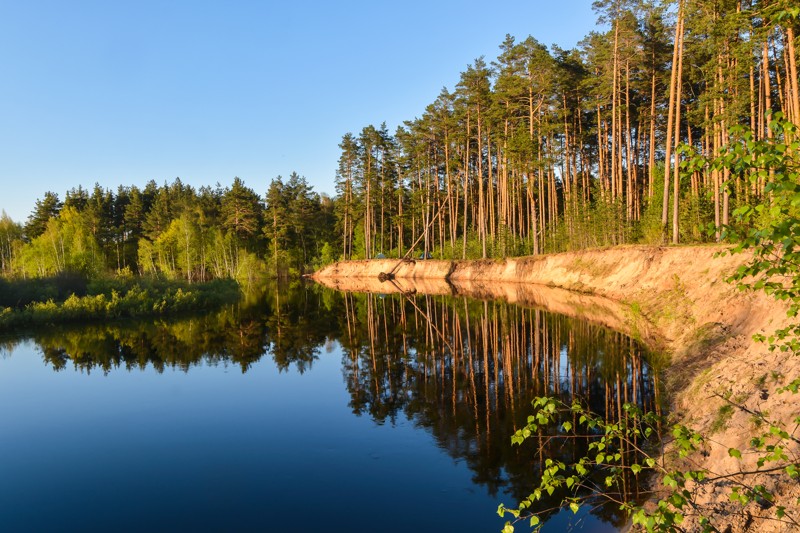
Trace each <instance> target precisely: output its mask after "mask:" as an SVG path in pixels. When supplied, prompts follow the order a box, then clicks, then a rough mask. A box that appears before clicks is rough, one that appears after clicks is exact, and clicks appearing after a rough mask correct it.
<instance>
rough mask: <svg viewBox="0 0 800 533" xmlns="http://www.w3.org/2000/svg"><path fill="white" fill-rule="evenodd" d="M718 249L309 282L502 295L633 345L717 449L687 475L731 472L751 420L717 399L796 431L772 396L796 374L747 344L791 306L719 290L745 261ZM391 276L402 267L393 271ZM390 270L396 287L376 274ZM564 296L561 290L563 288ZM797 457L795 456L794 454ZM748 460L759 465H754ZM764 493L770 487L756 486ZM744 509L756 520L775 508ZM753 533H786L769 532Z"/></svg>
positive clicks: (633, 251)
mask: <svg viewBox="0 0 800 533" xmlns="http://www.w3.org/2000/svg"><path fill="white" fill-rule="evenodd" d="M723 250H724V248H722V247H719V246H689V247H674V248H673V247H669V248H658V247H644V246H630V247H617V248H610V249H604V250H587V251H581V252H571V253H564V254H554V255H547V256H536V257H525V258H516V259H507V260H504V261H493V260H484V261H455V262H453V261H434V260H426V261H408V262H404V263H402V264H400V265H399V266H398V263H397V260H372V261H350V262H342V263H337V264H334V265H330V266H328V267H326V268H324V269H322V270H321V271H319V272H317V273H315V274H314V276H313V277H314V279H315V280H317V281H318V282H321V283H323V284H326V285H329V286H333V287H335V288H339V289H345V290H348V288H349V290H378V291H381V292H397V291H399V290H417V291H420V292H428V290H427V289H430V291H431V292H433V293H442V292H446V291H450V292H451V293H457V294H463V295H467V296H475V297H491V298H497V297H501V298H503V299H506V300H508V301H512V302H519V303H522V304H523V305H536V306H540V307H543V308H546V309H549V310H552V311H555V312H560V313H565V314H574V315H582V316H586V317H587V318H588V319H590V320H593V321H597V322H600V323H603V324H604V325H607V326H609V327H613V328H615V329H618V330H621V331H624V332H626V333H629V334H633V335H636V336H638V337H640V338H641V339H642V340H643V341H644V342H645V343H647V344H648V345H650V346H651V347H655V348H656V349H659V350H663V351H665V352H666V353H667V354H668V355H669V357H670V364H669V366H668V368H667V370H666V376H665V377H666V381H667V388H668V391H669V393H670V397H671V410H672V412H673V414H674V416H675V419H676V420H677V421H679V422H681V423H684V424H687V425H689V426H690V427H692V428H693V429H696V430H698V431H700V432H701V433H703V434H704V435H707V436H709V437H710V438H712V439H713V440H714V444H713V445H710V446H709V447H708V449H707V450H706V452H707V453H705V454H703V456H702V457H700V458H699V460H700V464H693V465H692V468H698V467H699V468H706V469H708V470H710V471H712V472H715V473H719V474H723V475H724V474H727V473H731V472H734V471H736V470H737V469H739V468H741V467H742V466H744V467H745V468H748V467H749V466H754V465H750V464H749V462H748V460H747V455H746V454H745V460H744V461H743V462H741V463H740V461H739V460H738V459H735V458H732V457H730V456H729V455H728V449H729V448H737V449H742V450H744V449H747V448H748V441H749V439H750V436H751V434H752V433H753V428H754V417H753V415H752V413H747V412H745V411H741V410H731V409H730V408H729V407H728V403H727V402H726V400H725V399H724V398H728V399H731V400H733V401H735V402H737V403H739V404H741V405H744V406H745V407H746V408H747V409H748V410H750V411H751V412H753V413H764V414H767V415H768V418H769V419H770V420H775V421H781V422H784V423H785V424H786V426H787V427H789V428H793V427H794V425H791V421H792V420H793V419H794V418H795V417H796V416H797V415H798V408H797V397H796V396H794V397H793V396H792V395H790V394H788V393H784V394H777V393H776V389H777V388H778V387H780V386H781V385H782V384H784V382H785V381H786V380H787V378H789V377H795V376H797V375H800V357H794V356H787V355H786V354H784V353H781V352H770V351H769V350H768V349H767V347H766V346H765V345H764V344H761V343H757V342H755V341H753V340H752V337H753V335H755V334H757V333H763V334H769V333H771V332H772V331H774V330H775V329H777V328H780V327H782V326H784V325H786V324H787V320H788V319H787V317H786V308H785V307H784V306H783V305H782V304H780V303H778V302H776V301H775V300H773V299H772V298H770V297H768V296H766V295H764V294H763V293H760V292H757V293H751V292H741V291H739V290H738V289H737V288H736V287H735V286H733V285H731V284H729V283H727V282H725V281H724V280H725V279H726V278H727V277H728V276H729V275H730V274H731V273H732V272H734V271H735V269H736V268H737V267H738V266H739V265H741V264H742V263H743V262H744V261H745V260H746V256H744V255H723V256H719V255H718V254H719V252H721V251H723ZM395 267H397V268H395ZM393 269H395V270H394V277H395V279H394V280H392V281H385V282H383V283H381V282H380V281H378V276H379V274H381V273H388V272H391V271H392V270H393ZM558 289H560V290H558ZM796 451H797V452H798V453H800V450H796ZM753 462H754V461H753ZM760 481H761V482H763V483H764V484H766V485H767V488H770V485H771V484H773V483H775V481H774V480H773V479H770V478H767V477H765V478H764V479H762V480H760ZM772 488H774V489H775V491H776V492H777V494H778V498H779V501H778V502H776V503H777V504H778V505H785V506H786V507H787V509H796V508H797V498H798V497H800V486H798V484H796V483H793V484H784V485H779V486H775V487H772ZM728 493H729V488H728V489H726V488H725V487H723V486H721V485H720V486H717V487H712V488H710V489H709V491H708V494H704V495H703V500H704V501H703V502H702V503H707V502H711V501H713V502H718V504H719V506H720V509H719V512H721V513H726V512H729V511H733V509H732V508H729V507H727V506H728V505H730V504H728V503H727V494H728ZM751 507H753V508H748V512H749V513H750V514H752V515H759V514H760V515H765V516H767V515H768V516H774V510H772V509H767V510H763V509H760V508H755V506H751ZM730 516H731V518H730V525H731V531H747V530H748V528H749V527H750V526H749V524H748V518H747V514H744V515H742V514H740V513H739V514H733V513H731V515H730ZM759 531H781V529H780V524H776V523H765V524H764V527H763V528H760V529H759Z"/></svg>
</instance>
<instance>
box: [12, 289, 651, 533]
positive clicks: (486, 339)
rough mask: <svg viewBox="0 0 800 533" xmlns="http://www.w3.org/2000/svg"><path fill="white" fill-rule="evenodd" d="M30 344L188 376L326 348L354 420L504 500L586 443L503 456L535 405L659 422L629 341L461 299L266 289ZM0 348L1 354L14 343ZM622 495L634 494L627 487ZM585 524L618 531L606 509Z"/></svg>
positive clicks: (543, 445) (294, 363)
mask: <svg viewBox="0 0 800 533" xmlns="http://www.w3.org/2000/svg"><path fill="white" fill-rule="evenodd" d="M32 339H33V340H34V342H35V343H36V344H37V345H38V346H39V348H40V349H41V352H42V354H43V357H44V361H45V363H46V364H47V365H50V366H52V368H53V369H55V370H57V371H60V370H63V369H66V368H68V367H69V366H70V365H72V366H73V367H74V368H75V369H77V370H80V371H84V372H93V371H101V372H106V373H108V372H112V371H114V370H117V369H127V370H129V371H133V370H136V369H145V368H147V367H152V368H153V369H155V370H156V371H158V372H162V371H164V370H165V369H180V370H183V371H189V370H190V369H191V368H192V367H193V366H197V365H201V364H206V365H219V364H225V365H235V366H238V367H239V368H241V371H242V372H246V371H247V370H248V369H249V368H250V367H251V366H252V365H253V364H254V363H256V362H258V361H259V360H261V359H262V358H264V357H269V358H271V359H272V360H273V361H274V363H275V365H276V366H277V368H278V369H279V370H280V371H284V370H287V369H289V368H294V369H296V370H297V371H299V372H301V373H302V372H305V371H307V370H309V369H310V368H311V367H312V366H313V364H314V362H315V361H316V360H317V359H318V358H319V357H320V355H321V352H322V351H323V350H325V351H329V352H333V351H335V350H336V344H337V343H338V345H339V346H340V347H341V354H342V373H343V376H344V380H345V383H346V387H347V390H348V392H349V395H350V408H351V409H352V412H353V413H354V414H356V415H359V416H361V415H368V416H370V417H371V418H372V419H373V420H374V421H375V422H376V423H378V424H385V423H392V424H393V423H395V422H397V421H398V420H399V419H400V418H401V417H403V418H404V419H405V420H409V421H411V422H412V423H413V424H415V425H416V426H418V427H420V428H424V429H425V430H427V431H428V432H430V434H431V435H433V437H434V438H435V440H436V442H437V444H438V446H439V447H440V448H441V449H443V450H445V451H446V452H447V453H448V454H449V455H450V456H451V457H453V459H455V460H458V461H465V462H466V463H467V464H468V466H469V467H470V469H471V471H472V472H473V481H474V482H475V483H476V484H479V485H482V486H485V487H486V488H487V489H488V491H489V492H490V494H491V495H492V496H498V495H500V494H501V493H505V494H507V495H508V497H510V498H513V499H516V500H517V501H518V500H519V499H521V498H523V497H525V496H527V495H528V494H529V493H530V490H531V489H532V487H534V486H535V485H537V484H538V477H539V475H540V473H541V470H542V465H543V462H544V459H545V458H547V457H549V458H553V459H557V458H558V459H561V460H563V461H565V462H567V461H572V460H575V459H577V458H578V457H581V456H582V455H583V454H584V453H585V451H586V448H587V446H588V442H589V441H588V439H572V440H570V441H568V442H567V443H566V444H565V441H564V440H563V439H548V435H546V434H542V435H540V436H539V438H538V439H531V440H532V441H537V440H538V442H530V441H529V442H526V443H525V445H523V446H521V447H518V446H514V447H512V446H511V445H510V436H511V435H512V434H513V433H514V431H516V430H517V429H518V428H520V427H522V426H523V425H524V424H525V422H526V419H527V417H528V416H529V415H530V414H531V412H532V408H531V404H530V402H531V400H532V399H533V398H534V397H535V396H541V395H553V396H558V397H559V398H561V399H562V400H564V401H567V402H570V401H571V400H572V398H574V397H579V398H581V399H582V400H583V401H584V402H585V403H587V404H588V405H589V407H590V408H591V409H592V410H594V411H595V412H598V413H603V414H605V416H606V418H607V419H618V418H620V417H623V416H626V415H625V413H624V410H623V404H625V403H632V404H636V405H638V406H639V407H641V408H642V409H643V410H655V411H658V410H659V391H658V388H659V387H658V375H657V372H655V371H654V370H653V368H652V367H651V366H650V365H649V364H648V362H647V355H646V353H645V350H644V349H643V347H642V346H641V345H639V343H637V342H636V341H635V340H633V339H632V338H630V337H628V336H626V335H623V334H621V333H618V332H615V331H612V330H609V329H607V328H604V327H601V326H598V325H594V324H591V323H589V322H586V321H582V320H580V319H575V318H569V317H566V316H563V315H557V314H552V313H549V312H546V311H544V310H542V309H528V308H522V307H519V306H514V305H510V304H507V303H504V302H498V301H478V300H471V299H467V298H463V297H450V296H426V295H414V296H408V295H401V294H394V295H377V294H355V293H341V292H336V291H333V290H330V289H326V288H323V287H320V286H316V285H315V286H305V285H300V284H297V285H295V286H292V287H289V288H287V287H281V288H278V287H269V288H266V289H265V290H264V292H262V293H259V294H254V295H251V296H250V297H249V298H248V299H246V300H244V301H242V302H240V303H239V304H236V305H233V306H229V307H227V308H225V309H223V310H221V311H220V312H218V313H214V314H208V315H204V316H201V317H188V318H184V319H180V320H175V321H150V322H144V323H143V322H126V323H113V324H103V325H92V326H85V327H81V328H74V327H73V328H53V329H49V330H46V331H38V332H34V333H33V334H32ZM0 342H4V343H5V348H12V347H13V346H14V345H15V344H16V343H18V342H21V341H20V340H19V339H8V338H7V339H5V341H0ZM537 444H538V446H537ZM532 457H533V464H532ZM630 490H631V491H633V492H634V493H635V491H636V490H638V489H637V487H636V484H635V483H633V482H632V483H631V485H630ZM555 496H556V497H557V496H558V495H557V494H556V495H555ZM630 496H631V495H628V497H630ZM633 496H634V497H635V494H633ZM504 498H506V497H504ZM498 503H499V500H498ZM506 503H515V502H512V501H510V500H508V499H506ZM550 503H552V502H550ZM541 504H542V506H543V508H544V507H547V506H548V505H549V503H548V502H547V501H543V502H541ZM595 512H596V513H597V514H599V515H601V516H602V518H604V519H605V520H607V521H609V522H611V523H615V524H618V523H619V524H621V521H622V520H623V517H622V516H618V515H617V513H618V511H616V510H615V509H614V508H613V507H605V508H599V509H597V510H596V511H595Z"/></svg>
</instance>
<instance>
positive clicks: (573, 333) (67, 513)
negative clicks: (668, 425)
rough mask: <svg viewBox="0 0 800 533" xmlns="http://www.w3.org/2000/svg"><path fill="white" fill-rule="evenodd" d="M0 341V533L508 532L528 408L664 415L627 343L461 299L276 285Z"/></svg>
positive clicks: (586, 518) (610, 518) (585, 521)
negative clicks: (555, 400)
mask: <svg viewBox="0 0 800 533" xmlns="http://www.w3.org/2000/svg"><path fill="white" fill-rule="evenodd" d="M0 344H2V348H0V354H1V355H0V405H2V406H3V408H2V409H0V428H2V432H0V455H2V457H3V461H2V463H0V502H2V503H0V530H3V531H108V530H114V531H144V530H147V531H165V530H173V531H174V530H192V531H220V530H235V531H323V530H326V531H398V532H399V531H499V530H500V529H501V528H502V525H503V523H504V521H505V520H504V519H501V518H499V517H498V516H497V515H496V513H495V510H496V508H497V505H498V504H499V503H500V502H504V503H506V504H508V505H513V504H514V503H516V501H518V500H519V499H520V498H522V497H524V496H525V495H527V494H529V493H530V490H531V488H532V487H533V486H534V485H535V484H537V483H538V481H537V473H538V471H539V468H540V466H539V465H540V461H541V459H542V457H541V456H539V455H537V454H536V453H535V447H534V446H533V443H531V446H527V445H526V446H523V447H513V448H512V447H511V445H510V436H511V434H513V432H514V431H515V430H516V429H517V428H519V427H520V426H521V425H522V424H524V422H525V420H526V418H527V416H528V415H529V414H530V411H531V408H530V400H531V399H532V398H533V397H534V396H536V395H541V394H555V395H558V396H561V397H562V398H564V399H569V398H571V397H572V396H573V395H579V396H581V397H582V398H584V399H586V400H587V401H588V403H589V404H590V405H591V406H592V407H593V408H594V409H595V410H598V411H601V412H607V413H608V416H612V417H613V416H614V412H615V409H616V408H617V407H616V406H617V405H618V402H617V398H619V399H620V400H621V401H631V402H634V403H638V404H639V405H641V406H643V407H645V408H652V407H654V406H655V405H656V394H655V393H656V390H657V388H656V386H655V384H654V376H653V373H652V371H651V370H650V367H649V366H648V365H647V364H646V362H645V354H644V352H643V350H642V348H641V347H640V346H639V345H638V344H637V343H636V342H634V341H633V340H632V339H630V338H628V337H626V336H624V335H622V334H620V333H616V332H613V331H610V330H607V329H604V328H602V327H599V326H595V325H592V324H589V323H587V322H582V321H580V320H576V319H571V318H567V317H563V316H559V315H554V314H550V313H547V312H545V311H542V310H539V309H523V308H520V307H515V306H510V305H508V304H504V303H499V302H485V301H474V300H469V299H464V298H449V297H430V296H416V297H404V296H402V295H394V296H380V295H364V294H361V295H358V294H344V293H337V292H333V291H330V290H327V289H321V288H319V287H304V286H295V287H293V288H291V289H289V288H282V289H277V288H271V289H269V290H267V291H266V292H265V293H264V294H263V295H259V296H252V297H250V298H249V300H247V301H244V302H242V303H240V304H238V305H236V306H231V307H229V308H226V309H224V310H222V311H220V312H218V313H213V314H209V315H206V316H201V317H193V318H184V319H181V320H177V321H155V322H153V321H150V322H137V323H132V322H128V323H115V324H103V325H92V326H86V327H72V328H52V329H49V330H47V331H41V332H34V333H33V334H31V335H29V336H27V337H24V338H21V337H5V338H3V339H0ZM526 444H528V443H526ZM581 446H582V445H581V444H579V443H578V444H576V445H575V446H574V447H572V448H570V449H564V448H563V447H559V448H557V449H550V450H547V454H548V455H551V456H560V457H562V458H569V457H575V456H579V455H578V454H580V453H581V451H582V448H581ZM549 503H550V504H552V503H553V502H549ZM569 524H576V525H577V529H576V530H582V531H616V530H617V529H618V528H619V527H620V526H621V525H622V524H623V521H622V519H621V517H619V516H617V515H616V514H615V511H614V510H613V509H604V508H600V509H598V510H596V511H595V512H594V514H588V513H585V512H584V513H581V514H579V515H578V516H573V515H572V514H571V513H559V514H557V515H555V516H553V517H552V518H551V519H550V522H549V523H548V527H546V528H545V531H562V530H564V529H565V528H566V527H567V525H569Z"/></svg>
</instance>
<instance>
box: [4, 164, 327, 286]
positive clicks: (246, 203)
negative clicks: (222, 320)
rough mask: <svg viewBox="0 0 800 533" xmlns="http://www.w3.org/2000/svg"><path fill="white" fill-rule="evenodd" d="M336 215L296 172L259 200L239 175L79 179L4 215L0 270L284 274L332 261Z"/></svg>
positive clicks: (189, 276) (14, 273) (27, 273)
mask: <svg viewBox="0 0 800 533" xmlns="http://www.w3.org/2000/svg"><path fill="white" fill-rule="evenodd" d="M333 216H334V215H333V204H332V201H331V200H330V199H328V198H326V197H325V196H320V195H318V194H317V193H315V192H314V191H313V190H312V188H311V187H310V186H309V185H308V183H307V182H306V180H305V178H303V177H301V176H298V175H297V174H296V173H292V175H291V176H290V177H289V179H288V180H286V181H284V180H283V179H282V178H281V177H278V178H276V179H274V180H272V182H271V183H270V185H269V189H268V191H267V193H266V202H265V201H264V197H262V196H260V195H259V194H257V193H256V192H255V191H253V190H252V189H250V188H248V187H246V186H245V184H244V183H243V182H242V180H240V179H239V178H235V179H234V181H233V184H232V185H231V186H230V187H226V188H222V187H220V186H219V185H217V186H216V187H215V188H212V187H201V188H199V189H194V188H193V187H191V186H188V185H185V184H183V183H182V182H181V181H180V179H176V180H175V181H174V182H172V184H164V185H162V186H158V185H157V184H156V183H155V182H154V181H150V182H149V183H148V184H147V185H146V186H145V187H144V188H143V189H139V188H138V187H135V186H131V187H123V186H120V187H119V188H118V189H117V191H116V193H114V192H112V191H111V190H108V189H104V188H102V187H100V186H99V185H95V187H94V189H93V190H92V191H91V192H89V191H87V190H86V189H84V188H82V187H80V186H79V187H77V188H73V189H70V190H69V191H67V193H66V196H65V198H64V201H63V202H62V201H61V200H60V199H59V197H58V194H56V193H53V192H47V193H45V195H44V197H43V198H41V199H40V200H37V202H36V206H35V209H34V211H33V213H32V214H31V215H30V217H29V218H28V221H27V223H26V224H25V225H22V224H18V223H15V222H14V221H12V220H11V219H10V218H9V217H8V216H6V215H5V213H3V216H2V218H0V274H2V275H5V276H7V277H16V278H23V279H24V278H33V277H37V278H39V277H46V276H54V275H59V274H62V273H65V272H71V273H80V274H83V275H85V276H87V277H89V278H95V277H98V276H101V275H103V274H105V273H108V272H118V273H126V272H129V273H136V274H140V275H157V276H163V277H166V278H168V279H183V280H187V281H189V282H195V281H207V280H210V279H220V278H232V279H236V280H239V281H245V282H249V281H253V280H254V279H256V278H258V277H261V276H263V275H265V274H267V275H276V274H279V275H282V276H285V275H287V274H289V273H290V272H302V271H303V270H304V269H306V268H308V267H309V266H310V265H315V264H318V263H319V262H320V261H328V262H329V261H331V260H332V256H331V254H332V251H331V250H332V248H331V247H330V245H327V246H326V243H327V242H329V241H330V240H331V239H332V233H331V231H332V228H333V226H334V219H333ZM326 254H327V255H326ZM329 256H330V257H329Z"/></svg>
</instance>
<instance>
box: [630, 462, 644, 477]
mask: <svg viewBox="0 0 800 533" xmlns="http://www.w3.org/2000/svg"><path fill="white" fill-rule="evenodd" d="M631 471H632V472H633V473H634V475H638V474H639V472H641V471H642V465H639V464H632V465H631Z"/></svg>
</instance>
